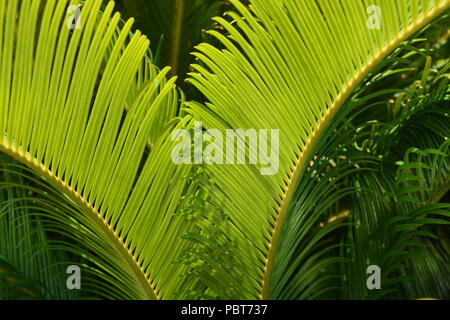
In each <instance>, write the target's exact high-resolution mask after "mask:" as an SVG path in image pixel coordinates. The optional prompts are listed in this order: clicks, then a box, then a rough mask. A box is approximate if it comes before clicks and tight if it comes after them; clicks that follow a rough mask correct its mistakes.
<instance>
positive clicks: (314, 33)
mask: <svg viewBox="0 0 450 320" xmlns="http://www.w3.org/2000/svg"><path fill="white" fill-rule="evenodd" d="M232 3H233V4H234V5H235V6H236V8H237V10H238V12H239V13H235V12H230V13H229V14H228V16H229V18H230V19H229V20H226V19H225V18H216V21H217V22H218V23H219V24H220V25H222V26H223V28H224V29H225V30H226V31H227V33H228V36H226V35H223V34H221V33H219V32H217V31H210V33H211V34H212V35H213V36H215V37H217V39H218V40H220V41H221V42H222V44H223V45H224V47H225V49H224V50H219V49H217V48H215V47H213V46H211V45H208V44H202V45H199V46H198V47H197V49H198V52H197V53H195V55H196V57H197V58H198V59H199V61H200V62H201V64H198V65H196V66H194V68H195V69H196V71H197V72H196V73H193V74H192V75H191V77H192V78H191V79H190V81H191V83H193V84H194V85H195V86H196V87H197V88H198V89H199V90H200V91H201V92H202V93H203V94H204V95H205V96H206V97H207V99H208V101H209V102H208V103H207V104H206V106H202V105H199V104H194V103H193V104H190V105H189V111H190V112H191V113H192V114H194V116H195V117H196V118H197V119H201V120H202V121H203V124H204V126H205V127H206V128H207V129H208V128H217V129H220V130H226V129H228V128H234V129H238V128H242V129H249V128H253V129H279V130H280V171H279V173H278V174H276V175H274V176H270V177H268V176H261V175H260V173H259V171H258V170H257V168H255V166H230V165H227V166H218V167H212V168H211V171H212V172H213V177H214V179H216V181H217V183H218V185H219V187H220V188H221V189H222V190H223V191H224V193H225V194H226V195H227V197H229V198H230V199H232V202H230V203H228V204H227V205H226V211H227V212H228V214H229V216H230V220H231V223H232V225H233V226H234V227H236V229H235V233H234V234H233V236H234V237H235V238H236V239H237V241H238V242H239V243H240V245H242V246H245V244H244V243H245V242H246V241H247V240H250V241H251V246H250V248H248V252H251V253H252V254H253V257H255V258H253V259H257V260H258V265H259V268H258V269H257V270H256V269H255V268H254V265H253V261H254V260H252V259H249V263H248V265H247V272H248V279H247V282H248V285H247V287H249V288H251V290H252V294H253V295H254V297H255V298H256V297H259V298H268V297H270V294H271V292H270V291H271V288H272V287H274V286H277V285H278V283H274V284H273V285H272V284H271V280H272V274H273V270H274V266H275V267H276V263H275V257H276V252H277V248H278V246H279V239H280V235H281V233H282V231H283V228H282V227H283V222H284V221H285V219H286V217H287V216H288V213H290V212H291V211H292V210H291V209H292V208H293V199H294V194H295V191H296V190H297V187H298V185H299V183H300V181H301V179H302V176H303V174H304V172H305V170H306V169H307V167H308V164H309V161H310V160H311V159H312V158H313V156H314V155H315V152H316V151H317V146H318V142H319V141H320V140H321V138H322V136H323V133H324V131H325V130H326V129H327V128H328V127H329V124H330V123H331V122H332V121H333V119H334V117H335V115H336V114H337V112H338V111H339V109H340V107H341V106H342V104H343V103H344V102H345V101H346V99H347V98H348V97H349V95H350V94H351V93H352V91H353V90H354V89H355V88H356V87H357V86H358V85H359V84H360V82H361V81H362V80H363V79H364V78H365V77H366V76H367V75H368V73H369V72H370V71H371V70H372V69H373V68H374V67H375V66H377V65H378V64H379V63H380V62H381V61H382V60H383V59H384V58H385V57H386V56H387V55H388V54H390V53H391V52H392V51H393V50H394V49H395V48H396V47H397V46H399V44H400V43H401V42H402V41H404V40H406V39H407V38H408V37H410V36H412V35H413V34H414V32H416V31H418V30H419V29H420V28H421V27H422V26H424V25H426V24H427V23H428V22H430V21H431V20H432V19H433V18H435V17H436V16H438V15H439V14H440V13H442V12H444V11H445V10H446V9H448V8H449V7H450V2H449V1H446V0H442V1H441V0H436V1H428V0H426V1H416V0H411V1H388V0H386V1H384V0H380V1H343V2H335V1H328V0H323V1H320V0H318V1H294V0H275V1H263V0H253V1H250V6H249V8H247V7H245V6H244V5H242V3H240V2H239V1H237V0H234V1H232ZM369 8H372V9H371V10H368V9H369ZM374 9H375V11H374ZM370 12H378V15H377V16H376V17H375V18H377V17H378V18H379V21H378V22H379V23H380V28H377V27H373V26H371V25H370V21H371V20H370V19H371V18H374V17H373V16H372V17H371V15H370V14H369V13H370ZM375 25H376V24H375ZM239 181H246V183H245V184H242V183H239ZM291 213H292V212H291ZM302 214H305V213H302V212H301V211H297V214H296V216H297V215H298V216H299V217H300V216H301V215H302ZM285 239H286V238H285ZM290 240H291V239H287V240H284V241H290ZM250 260H252V262H250ZM277 281H280V279H278V280H277Z"/></svg>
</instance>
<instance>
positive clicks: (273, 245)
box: [259, 1, 450, 300]
mask: <svg viewBox="0 0 450 320" xmlns="http://www.w3.org/2000/svg"><path fill="white" fill-rule="evenodd" d="M449 7H450V1H446V2H444V3H442V4H441V5H440V6H437V7H436V8H434V9H433V10H432V11H430V12H429V13H428V14H427V15H426V16H424V17H422V18H421V19H419V20H418V21H416V22H415V23H414V24H411V25H410V26H409V27H408V28H406V29H405V30H403V32H401V33H399V34H398V35H397V36H396V37H395V38H394V39H392V40H391V42H390V43H389V44H388V45H387V46H386V47H385V48H383V49H382V50H380V51H379V52H378V54H377V56H376V57H374V58H372V59H371V60H370V61H368V62H367V63H366V65H365V67H364V68H362V69H361V70H360V71H359V72H358V73H356V74H355V75H354V76H353V78H352V79H351V80H349V81H348V82H347V84H346V86H345V87H344V89H343V90H341V92H340V93H339V95H338V96H337V97H336V99H335V100H334V102H333V104H332V105H331V106H330V107H329V108H328V110H327V111H326V113H325V114H324V116H323V117H322V120H321V121H319V122H318V123H317V125H316V127H315V128H314V129H313V131H312V133H311V135H310V136H309V138H308V141H307V143H306V144H305V148H304V150H303V151H302V152H301V153H300V155H299V157H298V158H297V159H296V162H295V167H294V170H293V171H292V174H291V175H290V177H289V181H288V183H287V185H286V188H285V190H284V193H283V195H282V199H283V200H282V202H281V205H280V206H279V208H278V210H277V213H276V217H277V218H276V221H275V225H274V227H273V229H272V232H271V240H270V242H269V246H268V253H267V255H266V259H265V266H264V269H263V276H262V280H261V294H260V296H259V298H260V299H261V300H264V299H268V297H269V294H270V281H271V277H272V273H273V267H274V263H275V255H276V252H277V248H278V244H279V240H280V234H281V230H282V227H283V224H284V222H285V219H286V216H287V212H288V209H289V206H290V204H291V201H292V198H293V197H294V194H295V191H296V189H297V186H298V184H299V182H300V177H301V176H302V175H303V173H304V171H305V170H306V167H307V164H308V162H309V160H310V159H311V158H312V157H313V151H314V146H315V142H316V140H317V139H318V137H320V136H321V135H322V134H323V132H324V130H325V129H326V128H327V127H328V124H329V123H330V122H331V120H333V118H334V116H335V115H336V113H337V111H338V110H339V109H340V107H341V106H342V105H343V104H344V102H345V101H346V100H347V99H348V97H349V96H350V95H351V93H352V92H353V91H354V90H355V89H356V88H357V86H358V85H359V84H360V83H361V82H362V80H364V78H365V77H366V76H367V75H368V74H369V72H370V70H372V68H373V67H374V66H376V65H377V64H378V63H380V62H381V60H383V59H384V58H386V57H387V56H388V55H389V54H390V53H391V52H392V51H393V50H394V49H396V48H397V47H398V45H399V44H400V43H401V42H403V41H405V40H407V39H408V38H409V37H411V36H412V35H414V33H416V32H417V31H418V30H419V29H420V28H422V27H424V26H425V25H426V24H428V23H429V22H430V21H431V20H433V19H434V18H435V17H437V16H438V15H440V14H441V13H443V12H444V11H445V10H447V9H448V8H449Z"/></svg>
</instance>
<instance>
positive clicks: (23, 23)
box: [0, 0, 189, 299]
mask: <svg viewBox="0 0 450 320" xmlns="http://www.w3.org/2000/svg"><path fill="white" fill-rule="evenodd" d="M75 4H77V2H76V1H56V0H42V1H41V0H38V1H32V0H24V1H18V0H8V1H1V2H0V35H1V37H0V74H1V75H0V138H1V139H0V150H1V151H2V152H5V153H7V154H9V155H10V156H12V157H14V158H15V159H17V160H19V161H21V162H22V163H24V164H26V165H27V166H28V167H30V168H31V169H33V170H34V171H35V172H36V173H37V174H38V175H40V176H42V177H43V178H44V179H45V180H46V181H47V182H48V183H50V184H51V185H52V186H53V187H54V188H56V189H58V190H59V191H60V192H62V193H64V194H65V195H66V196H67V197H68V198H69V199H70V201H71V202H72V203H73V204H75V208H76V210H75V211H74V210H68V213H64V212H62V213H61V214H67V215H68V216H71V217H72V218H76V219H77V220H78V221H80V222H81V223H82V224H83V225H84V226H85V227H86V228H87V231H86V230H84V231H83V230H80V231H79V234H78V237H79V238H80V239H79V240H82V241H86V242H87V243H89V244H90V245H91V247H92V248H96V249H98V252H97V255H98V256H99V257H100V258H99V259H104V263H103V271H104V272H105V274H104V275H102V276H101V277H100V278H103V279H106V278H107V279H109V280H108V281H109V283H113V284H114V281H116V282H117V283H116V284H115V286H116V287H117V288H118V287H121V289H120V290H119V289H118V290H113V291H112V292H114V297H115V298H135V299H143V298H150V299H152V298H170V297H173V296H175V295H176V294H178V291H179V285H180V279H179V276H180V275H181V274H182V273H183V268H185V267H184V266H183V265H182V264H176V263H173V262H174V261H175V260H176V259H178V258H179V256H180V254H181V253H182V252H183V251H184V250H185V248H186V246H188V244H187V243H186V242H182V241H181V239H180V235H182V234H183V233H184V232H185V231H187V230H189V224H186V223H185V222H184V220H183V219H176V217H175V216H174V213H175V212H176V210H177V209H178V207H177V205H178V199H179V198H180V197H181V195H182V194H183V191H184V187H185V185H186V179H184V178H183V177H184V175H185V174H186V173H187V172H188V170H189V167H188V166H184V167H182V166H175V165H174V164H173V163H172V161H171V158H170V153H171V145H172V141H171V139H170V132H171V129H172V128H173V127H174V126H176V125H177V122H176V121H175V122H170V120H171V119H172V118H173V117H174V116H175V115H176V114H177V110H178V106H179V99H180V94H179V93H178V91H177V89H176V88H175V86H174V82H175V79H170V80H166V75H167V73H168V71H169V69H168V68H166V69H163V70H161V71H160V72H158V70H157V69H156V68H155V67H154V66H153V65H152V63H151V61H149V60H148V58H146V54H147V52H148V46H149V41H148V39H147V38H146V37H145V36H142V35H141V33H140V32H139V31H137V32H134V33H131V32H130V30H131V26H132V23H133V21H132V20H129V21H127V22H126V23H122V22H121V20H120V15H119V14H118V13H115V14H113V8H114V3H113V2H110V3H109V4H108V5H107V6H106V7H104V9H103V10H102V11H103V12H99V9H100V8H101V5H102V1H101V0H88V1H85V2H83V4H82V6H81V10H80V15H79V16H77V19H76V20H73V18H74V16H73V15H74V14H75V13H76V10H75V11H74V10H72V11H71V14H72V16H71V15H70V14H69V15H68V14H66V12H67V10H68V8H72V9H73V7H70V5H75ZM78 26H79V28H78ZM60 221H66V220H64V219H63V218H60ZM61 226H63V223H61ZM61 226H60V228H61ZM61 230H63V227H62V228H61ZM83 232H84V235H83ZM75 234H76V233H75ZM105 270H106V271H105ZM113 287H114V285H113Z"/></svg>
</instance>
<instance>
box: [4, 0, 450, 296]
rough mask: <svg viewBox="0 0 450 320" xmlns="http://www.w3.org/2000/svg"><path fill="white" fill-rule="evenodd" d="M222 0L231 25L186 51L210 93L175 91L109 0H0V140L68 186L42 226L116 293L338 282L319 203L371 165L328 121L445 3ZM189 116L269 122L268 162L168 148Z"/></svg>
mask: <svg viewBox="0 0 450 320" xmlns="http://www.w3.org/2000/svg"><path fill="white" fill-rule="evenodd" d="M231 2H232V3H233V5H234V6H235V7H236V10H237V12H230V13H229V14H228V17H229V19H228V20H226V19H225V18H219V17H218V18H216V19H215V20H216V22H217V23H218V24H219V25H220V26H222V27H223V29H224V30H225V32H226V34H223V33H220V32H218V31H217V30H215V31H210V34H211V35H212V36H214V37H216V38H217V39H218V41H219V42H221V44H222V46H223V48H224V49H223V50H221V49H218V48H216V47H213V46H212V45H208V44H202V45H200V46H198V51H197V52H196V53H194V55H195V56H196V57H197V58H198V61H199V63H198V65H195V66H194V69H195V70H196V71H197V72H195V73H193V74H192V75H191V78H190V80H189V81H190V83H192V84H193V85H194V86H195V87H197V88H198V89H199V91H200V92H201V93H202V94H204V96H205V97H206V98H207V100H208V102H207V103H205V105H202V104H200V103H198V102H191V103H188V104H185V102H184V101H183V100H184V99H183V95H182V94H180V92H179V91H178V90H177V89H176V88H175V87H174V83H175V81H176V79H175V78H171V79H170V80H166V76H167V74H168V73H169V69H168V68H165V69H163V70H161V71H160V72H158V70H157V69H156V68H155V67H154V66H153V64H152V61H151V60H149V59H148V58H147V57H146V54H147V53H148V47H149V41H148V40H147V39H146V37H144V36H142V35H141V33H140V32H139V31H136V32H134V33H132V32H131V31H130V30H131V26H132V21H128V22H126V23H122V22H121V20H120V16H119V15H118V14H113V3H112V2H111V3H109V4H108V5H107V6H106V7H104V8H103V9H102V12H101V13H99V10H100V9H101V4H102V1H101V0H87V1H86V2H83V5H82V7H81V11H80V13H81V15H80V16H79V17H78V18H77V19H76V21H75V23H73V24H71V23H69V24H68V23H67V22H68V19H69V18H70V17H68V16H67V15H66V10H67V8H68V7H69V5H71V4H72V5H75V4H76V1H56V0H36V1H32V0H23V1H19V0H8V1H2V2H0V34H1V35H2V37H0V81H1V82H0V135H1V136H0V137H1V140H0V151H2V152H5V153H7V154H8V155H10V156H12V157H13V158H15V159H17V160H19V161H20V162H22V163H24V164H25V165H27V166H28V167H30V168H31V169H32V170H33V171H34V172H35V173H36V174H37V175H39V176H41V177H42V178H43V179H44V180H45V181H46V182H47V183H49V184H50V185H51V186H52V188H53V189H56V190H58V191H59V192H60V193H62V194H63V195H64V197H66V198H68V199H69V201H68V205H66V206H64V207H65V210H61V211H60V212H58V214H52V217H53V220H52V221H53V222H51V223H50V226H52V228H53V229H55V230H56V231H59V232H61V233H66V236H68V237H73V239H74V240H75V242H84V243H85V244H86V245H85V247H83V248H79V249H76V248H75V247H72V248H66V249H67V250H68V251H71V250H72V251H73V253H75V254H77V255H80V256H83V257H88V258H89V259H90V260H91V262H92V265H94V266H95V267H92V270H91V271H92V273H94V274H95V275H96V276H97V279H100V280H101V282H104V283H98V284H97V285H96V284H94V283H93V286H92V288H93V289H92V290H93V291H95V290H98V291H99V295H100V296H104V293H105V292H106V287H107V286H110V288H111V297H112V298H134V299H158V298H164V299H170V298H192V297H194V298H248V299H257V298H262V299H267V298H274V299H277V298H278V299H281V298H285V299H298V298H318V297H319V298H320V297H323V296H326V295H327V294H329V293H330V290H332V289H333V285H334V284H335V285H336V286H340V285H341V284H340V283H339V281H338V277H337V276H336V274H337V272H336V270H334V269H333V268H336V266H339V265H340V263H341V262H342V257H345V255H344V254H340V253H341V252H342V250H346V245H347V244H346V243H341V237H340V234H338V232H340V230H342V228H346V227H348V225H346V224H345V223H344V222H343V221H345V220H344V219H339V218H342V217H344V218H345V217H346V216H347V215H348V213H346V212H344V213H343V214H339V215H337V216H335V215H333V213H332V212H333V211H334V209H336V207H339V206H340V203H341V200H343V199H344V198H345V197H347V196H348V195H349V194H350V193H353V192H354V186H353V185H350V186H349V185H348V180H349V179H350V177H351V176H352V174H354V173H358V174H362V173H363V172H365V171H369V172H370V171H371V170H372V169H373V167H374V166H375V164H378V163H379V159H378V158H377V155H374V154H367V153H358V152H357V151H356V150H354V149H350V148H349V149H345V150H344V149H339V148H340V147H341V146H343V145H345V143H348V141H349V139H350V141H351V142H356V141H359V138H360V135H363V134H365V132H363V133H358V132H356V133H355V131H354V130H356V128H353V129H354V130H353V131H352V130H346V128H345V127H342V128H341V127H338V125H339V124H341V123H342V122H344V121H345V120H346V118H351V117H353V115H352V112H353V111H355V109H356V107H358V106H361V105H362V103H361V102H360V101H359V102H358V103H356V104H349V105H347V106H346V107H343V106H344V105H345V102H346V101H347V100H348V98H349V97H351V95H352V94H353V93H354V91H355V90H356V89H357V88H358V86H359V85H360V84H361V83H362V82H363V80H364V79H365V78H366V77H367V76H368V75H369V74H370V73H371V72H372V71H374V70H376V68H377V67H379V66H380V64H381V63H382V61H383V60H384V59H386V57H388V55H389V54H391V53H392V52H393V51H394V50H395V49H396V48H398V47H399V46H400V45H401V43H402V42H403V41H405V40H407V39H408V38H409V37H411V36H413V35H414V34H415V33H416V32H417V31H418V30H419V29H421V28H422V27H423V26H425V25H427V24H428V23H429V22H430V21H432V20H433V19H434V18H436V17H438V16H439V15H440V14H441V13H443V12H444V11H445V10H447V9H448V8H449V7H450V1H448V0H423V1H422V0H408V1H391V0H379V1H341V2H335V1H330V0H317V1H295V0H273V1H272V0H270V1H267V0H250V1H249V3H250V5H249V6H248V7H247V6H245V5H244V4H243V2H242V1H239V0H231ZM71 8H72V9H74V10H75V11H76V10H77V9H76V7H71ZM350 17H351V19H350ZM373 19H375V21H374V20H373ZM69 22H70V21H69ZM78 25H79V27H80V28H78V27H77V26H78ZM378 27H380V28H378ZM392 59H393V60H395V58H392ZM392 92H393V91H392ZM392 92H391V93H392ZM180 100H181V101H180ZM179 106H184V108H182V112H181V113H180V114H178V109H179ZM178 115H179V116H180V118H182V120H180V119H178V118H177V116H178ZM198 120H201V121H202V122H203V125H204V128H206V129H210V128H216V129H219V130H221V131H224V130H226V129H239V128H242V129H244V130H246V129H250V128H251V129H256V130H258V129H268V130H270V129H275V130H279V137H280V144H279V168H277V169H279V170H278V171H277V172H276V173H275V174H274V175H271V176H270V175H261V169H264V167H263V166H261V165H246V166H243V165H227V166H220V165H217V166H209V165H205V166H200V167H196V166H191V165H176V164H174V163H173V161H172V159H171V156H172V150H173V149H174V145H175V143H174V141H172V139H173V135H172V132H174V131H173V130H177V129H182V128H186V127H187V128H188V129H192V127H193V126H195V123H196V122H197V121H198ZM347 120H348V119H347ZM348 121H349V120H348ZM333 135H336V137H335V139H332V138H333ZM346 141H347V142H346ZM244 143H245V142H244ZM274 144H275V140H271V141H269V144H268V145H269V146H273V145H274ZM272 156H277V154H272ZM28 178H29V179H34V182H33V183H35V184H37V185H39V186H40V187H41V188H42V189H43V190H46V186H44V184H43V183H42V181H41V180H39V179H37V178H36V179H35V178H32V177H31V176H29V177H28ZM40 196H42V197H43V198H45V199H46V200H45V201H49V202H51V201H52V200H51V199H49V197H48V196H47V195H46V192H42V194H41V195H40ZM55 197H56V196H55ZM55 201H57V202H58V203H59V204H61V205H62V204H63V203H64V199H63V197H62V196H61V197H60V198H58V199H57V200H55ZM338 209H340V208H338ZM49 215H50V214H49ZM324 217H327V218H328V221H323V219H324ZM344 230H345V229H344ZM62 248H63V245H61V246H60V249H62ZM89 249H90V250H91V251H89ZM417 266H419V265H417ZM93 281H95V280H93ZM97 281H98V280H97Z"/></svg>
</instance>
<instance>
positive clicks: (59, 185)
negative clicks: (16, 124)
mask: <svg viewBox="0 0 450 320" xmlns="http://www.w3.org/2000/svg"><path fill="white" fill-rule="evenodd" d="M0 151H2V152H4V153H6V154H8V155H9V156H11V157H13V158H14V159H16V160H17V161H19V162H21V163H23V164H25V165H26V166H27V167H29V168H30V169H32V170H33V171H34V172H36V173H38V174H39V175H41V176H42V177H43V178H44V179H45V181H46V182H48V183H49V184H50V185H52V186H53V187H55V188H56V189H57V190H59V191H60V192H62V193H64V194H65V195H67V196H68V197H69V198H70V199H71V200H72V201H73V202H74V203H75V204H76V205H77V206H78V207H79V208H80V209H81V210H82V211H83V212H84V213H85V214H86V215H88V216H90V217H91V218H92V220H93V221H94V222H95V223H96V224H97V225H98V226H100V227H101V228H102V229H103V230H104V231H105V234H107V235H109V237H110V239H111V240H112V244H113V245H114V246H115V247H116V249H117V250H118V252H119V253H120V254H121V255H122V257H123V259H124V260H125V261H126V262H127V263H128V265H129V266H130V268H131V269H132V271H133V273H134V274H135V275H136V278H137V280H138V281H139V283H140V285H141V287H142V289H143V291H144V293H145V295H146V297H147V298H148V299H150V300H159V299H160V296H159V294H158V292H157V290H156V288H155V286H154V285H153V283H152V281H151V280H150V277H149V276H147V274H146V273H145V272H144V270H143V268H142V266H141V265H140V264H139V262H138V260H137V258H136V256H135V255H134V254H133V253H132V252H131V250H130V249H129V248H128V247H127V246H126V244H125V243H124V242H123V241H122V240H121V239H120V237H119V236H118V234H117V232H116V230H114V228H113V227H112V226H111V225H110V224H108V222H107V221H106V220H105V219H104V217H102V216H101V214H100V213H99V212H98V211H97V210H96V209H95V208H94V207H93V206H92V205H91V204H90V203H89V202H88V201H87V200H86V199H85V198H83V197H82V196H81V194H79V193H78V192H77V191H76V190H74V189H73V188H72V187H71V186H69V185H68V184H67V183H66V182H65V181H63V180H61V179H60V178H59V177H57V176H56V175H55V174H54V173H53V172H51V171H50V170H49V169H48V168H47V167H45V166H44V165H43V164H42V163H40V162H39V161H38V160H37V159H35V158H32V157H31V156H30V155H29V154H28V153H26V154H24V153H22V152H20V151H19V150H18V149H17V148H16V147H12V146H10V145H9V144H6V143H5V142H4V141H2V142H1V143H0Z"/></svg>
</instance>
